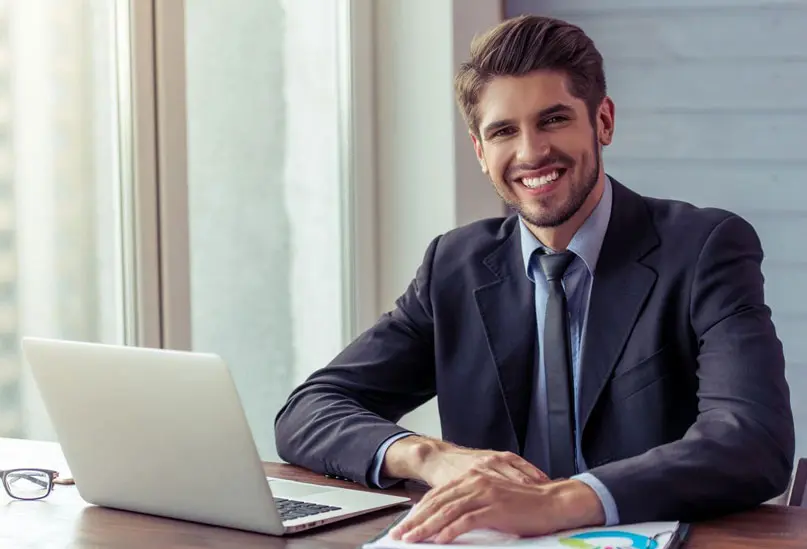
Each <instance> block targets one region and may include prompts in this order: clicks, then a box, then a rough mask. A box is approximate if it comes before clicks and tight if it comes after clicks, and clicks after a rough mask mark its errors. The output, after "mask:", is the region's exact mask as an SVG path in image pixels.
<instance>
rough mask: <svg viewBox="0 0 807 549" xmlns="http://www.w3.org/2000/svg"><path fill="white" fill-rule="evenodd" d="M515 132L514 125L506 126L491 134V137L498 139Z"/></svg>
mask: <svg viewBox="0 0 807 549" xmlns="http://www.w3.org/2000/svg"><path fill="white" fill-rule="evenodd" d="M513 132H515V129H514V128H513V127H512V126H506V127H504V128H502V129H500V130H496V131H495V132H493V133H492V134H490V137H489V139H496V138H497V137H506V136H508V135H513Z"/></svg>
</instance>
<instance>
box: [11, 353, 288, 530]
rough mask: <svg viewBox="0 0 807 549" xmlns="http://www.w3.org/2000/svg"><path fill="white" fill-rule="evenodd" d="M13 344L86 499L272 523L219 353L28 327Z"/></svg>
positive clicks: (264, 526)
mask: <svg viewBox="0 0 807 549" xmlns="http://www.w3.org/2000/svg"><path fill="white" fill-rule="evenodd" d="M22 349H23V355H24V357H25V360H26V361H27V363H28V364H29V366H30V368H31V371H32V373H33V377H34V379H35V381H36V384H37V386H38V388H39V390H40V392H41V395H42V399H43V401H44V403H45V407H46V409H47V412H48V414H49V415H50V418H51V421H52V423H53V426H54V429H55V431H56V434H57V436H58V438H59V442H60V443H61V446H62V450H63V452H64V455H65V458H66V460H67V462H68V464H69V465H70V470H71V472H72V474H73V477H74V478H75V481H76V487H77V489H78V491H79V493H80V495H81V497H82V498H84V499H85V500H86V501H87V502H89V503H93V504H96V505H103V506H107V507H114V508H119V509H125V510H130V511H138V512H143V513H149V514H155V515H162V516H167V517H173V518H178V519H183V520H191V521H196V522H202V523H206V524H215V525H220V526H227V527H232V528H240V529H245V530H251V531H257V532H263V533H268V534H276V535H277V534H281V533H283V531H284V528H283V525H282V522H281V520H280V518H279V516H278V513H277V510H276V508H275V504H274V501H273V499H272V494H271V491H270V488H269V484H268V483H267V482H266V480H265V477H264V471H263V467H262V464H261V461H260V458H259V456H258V452H257V449H256V447H255V443H254V441H253V438H252V433H251V431H250V429H249V425H248V423H247V420H246V417H245V415H244V411H243V408H242V406H241V402H240V399H239V397H238V393H237V390H236V387H235V385H234V383H233V380H232V378H231V376H230V373H229V371H228V369H227V367H226V365H225V364H224V362H223V361H222V359H221V358H220V357H218V356H217V355H214V354H206V353H191V352H182V351H167V350H159V349H147V348H139V347H126V346H114V345H104V344H97V343H83V342H72V341H61V340H54V339H43V338H31V337H26V338H24V339H23V341H22Z"/></svg>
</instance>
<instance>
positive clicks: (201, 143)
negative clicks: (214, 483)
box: [162, 0, 350, 460]
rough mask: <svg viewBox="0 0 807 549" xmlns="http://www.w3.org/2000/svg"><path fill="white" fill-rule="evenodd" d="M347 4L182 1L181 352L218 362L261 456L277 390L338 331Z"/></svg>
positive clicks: (332, 349) (344, 250) (341, 316)
mask: <svg viewBox="0 0 807 549" xmlns="http://www.w3.org/2000/svg"><path fill="white" fill-rule="evenodd" d="M346 6H347V3H343V2H321V1H319V0H286V1H280V0H240V1H239V2H238V9H233V8H232V2H231V1H229V0H207V1H204V2H201V1H200V2H186V3H185V35H186V37H185V43H186V45H187V46H186V47H187V50H186V65H187V79H186V86H187V130H188V131H187V154H188V216H189V229H190V239H189V240H190V242H189V248H190V250H189V252H190V276H189V278H190V287H191V296H190V301H191V315H190V322H191V327H192V348H193V349H194V350H198V351H210V352H215V353H217V354H219V355H221V356H222V357H223V358H224V360H225V361H226V362H227V363H228V365H229V366H230V369H231V372H232V375H233V378H234V380H235V383H236V386H237V388H238V390H239V393H240V396H241V400H242V403H243V405H244V408H245V411H246V415H247V419H248V421H249V422H250V425H251V427H252V431H253V435H254V437H255V441H256V444H257V446H258V450H259V453H260V454H261V457H262V458H263V459H267V460H269V459H276V458H277V456H276V453H275V446H274V439H273V420H274V417H275V414H276V413H277V411H278V409H279V407H280V406H281V405H282V403H283V402H284V401H285V398H286V397H287V396H288V393H289V391H290V390H291V389H292V388H293V387H294V386H295V385H296V384H297V383H298V382H300V381H301V380H302V379H303V378H304V377H305V376H306V375H307V374H308V373H310V372H311V371H313V370H314V369H315V368H318V367H321V366H324V365H325V364H326V363H327V362H328V361H329V360H330V359H331V358H332V357H333V356H334V355H335V354H336V353H337V352H338V351H339V350H340V348H341V347H342V345H343V343H344V340H345V338H346V334H347V332H348V326H347V324H348V322H349V321H348V317H347V312H348V311H347V310H348V307H347V305H346V304H347V303H348V298H347V297H346V296H347V293H346V292H345V291H343V288H344V287H345V282H346V276H345V274H344V273H345V271H346V268H347V266H348V265H347V264H346V262H347V261H348V259H347V258H348V257H349V256H350V253H349V252H350V249H349V245H348V243H349V239H348V238H347V237H346V236H345V234H346V231H345V226H346V222H347V219H348V216H349V213H346V207H345V196H346V194H347V191H348V190H349V189H348V188H347V183H346V181H347V179H346V178H345V177H343V175H342V174H343V164H342V162H343V157H344V147H345V140H344V139H343V138H342V133H341V132H342V131H343V129H344V128H343V126H342V118H341V117H342V115H343V114H344V112H343V110H342V109H343V106H342V105H341V101H342V100H343V99H344V96H343V95H342V92H341V89H340V77H341V75H342V74H343V73H342V72H341V71H343V70H344V67H343V66H342V65H341V64H340V63H341V62H340V56H339V52H340V51H342V50H340V46H339V44H340V40H341V38H342V37H341V36H340V27H339V25H338V24H337V22H338V21H339V20H340V17H343V16H344V13H343V12H342V11H341V10H345V9H347V8H346ZM172 183H173V182H171V181H168V182H166V181H163V182H162V184H163V185H165V184H172ZM165 223H167V224H168V227H169V230H170V226H171V220H170V219H167V220H166V221H165Z"/></svg>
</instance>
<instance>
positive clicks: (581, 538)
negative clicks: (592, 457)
mask: <svg viewBox="0 0 807 549" xmlns="http://www.w3.org/2000/svg"><path fill="white" fill-rule="evenodd" d="M413 509H414V508H413ZM410 513H411V511H410ZM678 526H679V523H678V522H644V523H641V524H626V525H621V526H611V527H598V528H583V529H579V530H569V531H567V532H562V533H559V534H556V535H552V536H542V537H537V538H520V537H517V536H513V535H510V534H504V533H501V532H496V531H493V530H473V531H471V532H468V533H466V534H463V535H461V536H459V537H457V538H456V539H455V540H454V541H453V542H452V543H451V544H448V545H437V544H434V543H429V542H421V543H406V542H403V541H400V540H393V539H391V538H390V537H389V534H386V535H385V536H384V537H382V538H381V539H378V540H376V541H374V542H371V543H367V544H365V545H364V549H400V548H414V547H429V548H430V549H439V548H441V547H456V546H458V545H467V546H474V547H483V548H512V547H523V548H527V547H529V548H532V547H535V548H536V549H607V548H611V549H628V548H630V549H634V548H641V549H645V547H647V546H648V544H647V539H648V538H653V536H656V535H658V534H662V533H664V534H663V535H660V536H659V537H658V538H656V539H657V540H658V541H657V544H656V545H653V544H652V543H651V544H650V546H649V548H648V549H665V547H666V546H667V544H668V543H669V542H670V540H671V538H672V536H673V532H674V531H675V530H677V529H678Z"/></svg>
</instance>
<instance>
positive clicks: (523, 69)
mask: <svg viewBox="0 0 807 549" xmlns="http://www.w3.org/2000/svg"><path fill="white" fill-rule="evenodd" d="M536 70H553V71H558V72H562V73H565V74H566V76H567V78H568V85H569V93H571V94H572V95H573V96H574V97H576V98H578V99H581V100H582V101H583V102H585V104H586V107H587V108H588V114H589V118H590V119H592V120H593V119H594V117H595V116H596V111H597V108H598V106H599V104H600V102H602V100H603V98H604V97H605V94H606V88H605V72H604V70H603V62H602V55H600V52H599V51H597V48H596V47H595V46H594V42H593V41H592V40H591V38H589V37H588V36H586V34H585V33H584V32H583V31H582V29H580V28H579V27H577V26H575V25H572V24H570V23H567V22H566V21H562V20H560V19H553V18H551V17H541V16H538V15H521V16H519V17H514V18H512V19H507V20H505V21H503V22H501V23H499V24H498V25H496V26H495V27H493V28H492V29H490V30H489V31H487V32H486V33H484V34H482V35H481V36H477V37H475V38H474V40H473V42H472V43H471V56H470V59H469V60H468V61H467V62H465V63H463V64H462V65H461V66H460V69H459V71H458V72H457V74H456V76H455V78H454V91H455V94H456V100H457V104H458V106H459V108H460V110H461V111H462V116H463V118H464V119H465V123H466V124H468V128H469V129H470V130H471V132H473V134H474V135H476V136H477V138H478V137H479V113H478V112H477V107H478V105H479V99H480V97H481V95H482V92H483V91H484V90H485V86H486V84H487V83H488V82H490V81H491V80H492V79H493V78H495V77H497V76H524V75H526V74H529V73H531V72H533V71H536Z"/></svg>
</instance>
